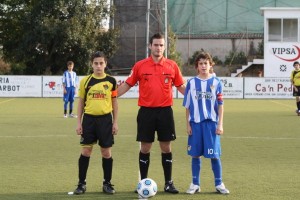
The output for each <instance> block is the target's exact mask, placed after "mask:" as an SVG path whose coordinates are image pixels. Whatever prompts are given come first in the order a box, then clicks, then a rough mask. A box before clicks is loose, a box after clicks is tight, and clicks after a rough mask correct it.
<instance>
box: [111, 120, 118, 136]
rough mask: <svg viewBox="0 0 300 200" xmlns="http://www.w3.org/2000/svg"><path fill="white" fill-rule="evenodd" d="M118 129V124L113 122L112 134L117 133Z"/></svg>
mask: <svg viewBox="0 0 300 200" xmlns="http://www.w3.org/2000/svg"><path fill="white" fill-rule="evenodd" d="M118 130H119V127H118V124H117V123H113V127H112V134H113V135H117V134H118Z"/></svg>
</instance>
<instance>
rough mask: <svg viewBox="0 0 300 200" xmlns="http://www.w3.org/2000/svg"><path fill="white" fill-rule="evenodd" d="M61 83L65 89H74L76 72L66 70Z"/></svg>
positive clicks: (76, 78) (76, 79) (76, 83)
mask: <svg viewBox="0 0 300 200" xmlns="http://www.w3.org/2000/svg"><path fill="white" fill-rule="evenodd" d="M62 82H63V84H64V85H65V86H66V87H76V86H77V85H78V77H77V75H76V72H74V71H71V72H69V71H68V70H66V71H65V72H64V74H63V78H62Z"/></svg>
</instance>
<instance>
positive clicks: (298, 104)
mask: <svg viewBox="0 0 300 200" xmlns="http://www.w3.org/2000/svg"><path fill="white" fill-rule="evenodd" d="M297 108H298V110H300V101H298V102H297Z"/></svg>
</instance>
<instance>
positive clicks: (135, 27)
mask: <svg viewBox="0 0 300 200" xmlns="http://www.w3.org/2000/svg"><path fill="white" fill-rule="evenodd" d="M136 50H137V49H136V25H134V62H135V63H136Z"/></svg>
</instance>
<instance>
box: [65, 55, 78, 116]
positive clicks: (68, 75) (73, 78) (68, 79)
mask: <svg viewBox="0 0 300 200" xmlns="http://www.w3.org/2000/svg"><path fill="white" fill-rule="evenodd" d="M67 67H68V70H66V71H65V72H64V73H63V78H62V83H63V87H64V97H63V99H64V118H67V117H68V115H67V109H68V103H70V104H69V117H71V118H76V117H77V116H76V115H74V114H73V113H72V112H73V104H74V100H75V93H76V87H77V85H78V77H77V75H76V72H74V71H73V68H74V63H73V61H68V62H67Z"/></svg>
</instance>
